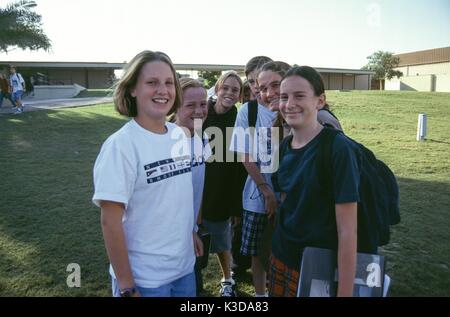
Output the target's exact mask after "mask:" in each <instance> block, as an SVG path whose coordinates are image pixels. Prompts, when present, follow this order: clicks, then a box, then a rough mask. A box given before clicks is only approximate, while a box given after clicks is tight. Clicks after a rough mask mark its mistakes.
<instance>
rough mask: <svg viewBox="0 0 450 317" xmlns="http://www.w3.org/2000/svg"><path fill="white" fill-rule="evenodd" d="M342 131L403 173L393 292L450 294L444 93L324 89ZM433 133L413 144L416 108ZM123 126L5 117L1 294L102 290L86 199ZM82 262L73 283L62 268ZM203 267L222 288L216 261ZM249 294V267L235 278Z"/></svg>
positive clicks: (0, 160)
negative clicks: (105, 147)
mask: <svg viewBox="0 0 450 317" xmlns="http://www.w3.org/2000/svg"><path fill="white" fill-rule="evenodd" d="M328 101H329V103H330V104H331V105H332V109H333V111H334V112H335V114H336V115H337V116H338V117H339V118H340V120H341V123H342V125H343V127H344V129H345V131H346V133H347V134H348V135H349V136H351V137H352V138H354V139H356V140H358V141H360V142H362V143H364V144H365V145H366V146H367V147H369V148H370V149H372V150H373V151H374V152H375V154H376V155H377V156H378V157H379V158H380V159H382V160H383V161H385V162H386V163H387V164H388V165H389V166H390V167H391V168H392V170H393V171H394V172H395V174H396V175H397V177H398V181H399V185H400V191H401V192H400V194H401V214H402V222H401V223H400V224H399V225H397V226H395V227H393V235H392V237H391V243H390V244H389V245H388V246H386V247H384V248H383V250H382V254H384V255H386V256H387V259H388V273H389V275H390V276H391V277H392V280H393V282H392V285H391V295H392V296H450V242H449V241H450V229H449V228H450V168H449V167H450V126H449V122H450V94H445V93H417V92H378V91H369V92H329V93H328ZM419 113H427V114H428V129H429V130H428V140H427V141H425V142H417V141H416V140H415V137H416V129H417V116H418V114H419ZM125 122H126V119H125V118H122V117H120V116H119V115H118V114H116V113H115V112H114V110H113V107H112V105H99V106H90V107H83V108H73V109H64V110H56V111H52V110H48V111H38V112H29V113H24V114H23V115H20V116H11V115H8V116H0V179H1V182H0V197H1V198H0V296H109V295H110V282H109V276H108V272H107V268H108V260H107V257H106V252H105V248H104V245H103V240H102V235H101V228H100V223H99V210H98V209H97V208H96V207H95V206H94V205H93V204H92V203H91V197H92V191H93V186H92V167H93V164H94V160H95V158H96V156H97V154H98V151H99V149H100V146H101V144H102V142H103V141H104V140H105V139H106V138H107V137H108V136H109V135H110V134H111V133H112V132H114V131H116V130H117V129H119V128H120V127H121V126H122V125H123V124H124V123H125ZM70 263H78V264H79V265H80V267H81V287H80V288H68V287H67V285H66V279H67V276H68V274H69V273H68V272H66V268H67V265H68V264H70ZM209 263H210V266H209V267H208V269H207V271H206V272H204V273H205V274H204V280H205V288H206V290H205V295H206V296H217V294H218V283H219V279H220V275H219V268H218V266H217V260H216V259H215V258H213V257H211V258H210V262H209ZM239 291H240V292H241V295H242V296H251V295H253V288H252V286H251V277H250V274H248V275H247V276H246V278H245V279H244V280H243V281H242V282H241V283H240V284H239Z"/></svg>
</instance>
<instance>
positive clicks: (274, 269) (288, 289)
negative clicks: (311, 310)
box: [268, 254, 300, 297]
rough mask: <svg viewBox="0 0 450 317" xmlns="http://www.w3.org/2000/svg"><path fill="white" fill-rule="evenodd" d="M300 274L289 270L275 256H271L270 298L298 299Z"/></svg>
mask: <svg viewBox="0 0 450 317" xmlns="http://www.w3.org/2000/svg"><path fill="white" fill-rule="evenodd" d="M299 278H300V274H299V272H298V271H296V270H294V269H291V268H288V267H287V266H286V264H284V263H283V262H281V261H280V260H278V259H277V258H276V257H275V256H274V255H273V254H272V255H271V256H270V269H269V275H268V280H269V296H270V297H296V296H297V287H298V280H299Z"/></svg>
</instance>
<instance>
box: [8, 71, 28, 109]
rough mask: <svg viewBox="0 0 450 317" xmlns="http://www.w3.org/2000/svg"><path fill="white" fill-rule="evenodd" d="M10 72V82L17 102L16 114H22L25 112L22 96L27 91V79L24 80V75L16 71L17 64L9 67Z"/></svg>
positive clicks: (13, 97) (13, 96)
mask: <svg viewBox="0 0 450 317" xmlns="http://www.w3.org/2000/svg"><path fill="white" fill-rule="evenodd" d="M9 72H10V74H11V75H10V76H9V82H10V85H11V93H12V99H13V100H14V103H15V104H16V108H15V112H14V114H20V113H22V112H23V105H22V96H23V94H24V93H25V91H26V88H25V81H24V80H23V77H22V75H20V74H19V73H18V72H17V71H16V67H15V66H12V65H11V66H10V68H9Z"/></svg>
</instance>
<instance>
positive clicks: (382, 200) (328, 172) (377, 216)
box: [280, 126, 400, 254]
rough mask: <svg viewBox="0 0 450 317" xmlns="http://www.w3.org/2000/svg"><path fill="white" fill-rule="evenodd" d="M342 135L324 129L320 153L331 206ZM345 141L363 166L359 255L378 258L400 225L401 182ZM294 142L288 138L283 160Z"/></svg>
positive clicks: (321, 179) (321, 173)
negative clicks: (338, 138) (334, 155)
mask: <svg viewBox="0 0 450 317" xmlns="http://www.w3.org/2000/svg"><path fill="white" fill-rule="evenodd" d="M339 133H342V134H343V132H342V131H339V130H336V129H333V128H330V127H328V126H326V127H324V130H323V131H322V132H321V135H320V140H319V148H318V152H317V160H318V162H317V169H318V171H317V173H318V179H319V183H320V184H321V187H322V188H323V189H324V196H325V197H326V199H327V200H328V201H330V202H333V201H334V194H333V193H334V189H333V183H334V182H333V171H332V157H331V156H332V155H331V154H332V147H333V142H334V139H335V137H336V135H338V134H339ZM345 137H346V138H348V139H349V140H350V141H351V143H352V145H353V148H354V151H355V153H356V155H357V157H358V158H359V166H360V175H361V177H360V186H359V196H360V201H359V202H358V252H363V253H371V254H376V253H378V247H379V246H383V245H386V244H387V243H389V239H390V226H391V225H395V224H398V223H399V222H400V209H399V192H398V185H397V180H396V179H395V176H394V173H392V171H391V170H390V169H389V167H387V166H386V164H384V163H383V162H382V161H380V160H378V159H377V158H376V157H375V155H374V154H373V153H372V151H370V150H369V149H367V148H366V147H365V146H364V145H362V144H360V143H358V142H356V141H354V140H352V139H351V138H349V137H348V136H345ZM291 140H292V135H289V136H288V137H286V138H284V140H283V142H282V144H281V146H280V156H283V155H284V153H285V152H286V150H287V148H288V145H289V144H290V142H291ZM280 162H281V157H280ZM286 199H287V197H286ZM333 208H334V205H333Z"/></svg>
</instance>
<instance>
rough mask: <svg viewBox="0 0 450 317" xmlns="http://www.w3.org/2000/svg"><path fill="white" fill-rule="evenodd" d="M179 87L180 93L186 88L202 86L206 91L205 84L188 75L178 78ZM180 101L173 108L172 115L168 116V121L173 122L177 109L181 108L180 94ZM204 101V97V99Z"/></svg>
mask: <svg viewBox="0 0 450 317" xmlns="http://www.w3.org/2000/svg"><path fill="white" fill-rule="evenodd" d="M180 87H181V91H182V94H184V93H185V91H186V90H188V89H189V88H203V89H205V92H206V88H205V86H203V83H202V82H201V81H199V80H197V79H193V78H189V77H183V78H180ZM181 101H182V102H181V103H180V105H179V106H178V107H177V108H175V109H174V111H173V114H172V116H170V118H169V122H175V120H176V118H175V117H176V114H177V112H178V110H179V109H180V108H181V106H182V105H183V96H182V100H181ZM205 101H206V99H205Z"/></svg>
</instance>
